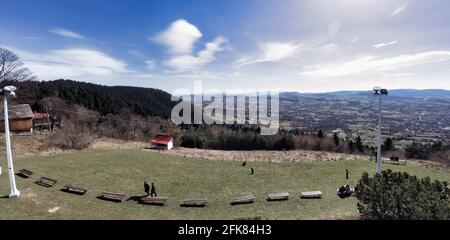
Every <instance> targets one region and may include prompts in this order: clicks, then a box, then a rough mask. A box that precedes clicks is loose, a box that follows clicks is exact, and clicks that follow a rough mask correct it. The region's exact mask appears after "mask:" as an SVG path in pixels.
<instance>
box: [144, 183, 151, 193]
mask: <svg viewBox="0 0 450 240" xmlns="http://www.w3.org/2000/svg"><path fill="white" fill-rule="evenodd" d="M144 191H145V193H146V194H147V196H150V186H149V185H148V183H147V181H144Z"/></svg>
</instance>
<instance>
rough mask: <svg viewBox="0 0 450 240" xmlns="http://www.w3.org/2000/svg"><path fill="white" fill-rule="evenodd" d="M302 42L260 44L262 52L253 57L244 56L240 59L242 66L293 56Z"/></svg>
mask: <svg viewBox="0 0 450 240" xmlns="http://www.w3.org/2000/svg"><path fill="white" fill-rule="evenodd" d="M302 46H303V45H302V44H294V43H284V42H265V43H262V44H259V47H260V49H261V50H262V53H261V54H259V55H257V56H253V57H244V58H241V59H239V60H238V63H239V65H240V66H241V67H243V66H246V65H250V64H256V63H264V62H279V61H282V60H284V59H287V58H290V57H293V56H294V55H295V54H296V53H297V52H298V50H299V49H300V48H301V47H302Z"/></svg>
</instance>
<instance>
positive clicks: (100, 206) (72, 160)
mask: <svg viewBox="0 0 450 240" xmlns="http://www.w3.org/2000/svg"><path fill="white" fill-rule="evenodd" d="M0 161H1V162H0V163H1V166H2V167H3V172H4V173H3V174H2V175H0V196H5V195H7V194H8V193H9V185H8V175H7V174H6V173H5V171H6V161H5V157H4V156H3V155H2V156H1V158H0ZM249 165H250V166H247V167H242V166H241V163H240V162H230V161H217V160H216V161H211V160H200V159H188V158H184V157H178V156H171V155H167V154H158V153H155V152H149V151H146V150H138V149H136V150H90V151H83V152H73V153H67V154H55V155H51V156H38V155H35V156H27V157H17V158H16V159H15V168H16V170H19V169H21V168H28V169H31V170H33V171H35V172H36V174H35V175H34V176H33V178H32V179H24V178H21V177H16V179H17V185H18V188H19V190H21V192H22V195H21V196H20V198H18V199H9V198H0V219H242V218H246V219H247V218H262V219H355V218H358V211H357V208H356V203H357V201H356V199H355V198H348V199H340V198H339V197H338V196H337V195H336V193H335V191H336V188H337V187H338V186H340V185H343V184H346V183H349V184H350V185H352V186H354V185H355V183H356V182H357V180H358V178H359V177H360V175H361V173H362V172H363V171H369V172H373V171H372V170H373V169H374V163H373V162H370V161H367V160H354V159H352V160H341V161H321V162H296V163H249ZM249 167H254V168H255V175H253V176H250V175H249V172H250V171H249ZM387 167H389V168H392V169H394V170H400V171H403V170H405V171H408V172H410V173H412V174H416V175H418V176H420V177H423V176H431V177H432V178H436V179H441V180H447V181H449V180H450V174H448V172H447V171H445V170H436V169H426V168H425V167H422V166H419V165H415V164H411V165H407V166H394V165H386V164H385V165H384V168H387ZM345 169H349V170H350V180H349V181H346V180H345ZM41 175H45V176H48V177H51V178H55V179H58V180H59V181H60V182H59V183H58V184H57V185H56V186H54V187H53V188H44V187H41V186H38V185H36V184H34V183H33V181H34V180H35V179H36V178H37V177H39V176H41ZM144 180H148V181H154V182H155V184H156V190H157V192H158V195H159V196H165V197H168V198H169V201H168V204H167V205H166V206H164V207H161V206H149V205H141V204H138V203H137V202H136V201H135V198H131V199H130V200H128V201H124V202H123V203H114V202H107V201H103V200H99V199H97V196H98V194H99V193H100V192H101V191H117V192H124V193H126V194H127V197H133V196H141V195H143V193H144V192H143V182H144ZM64 184H79V185H82V186H85V187H88V188H90V189H91V191H90V192H88V193H87V194H86V195H84V196H79V195H73V194H69V193H65V192H61V191H60V189H61V188H62V186H63V185H64ZM310 190H321V191H322V192H323V193H324V195H323V198H322V199H318V200H303V199H300V198H299V197H298V194H299V192H300V191H310ZM279 191H288V192H290V193H291V198H290V199H289V200H288V201H284V202H266V201H265V195H266V194H267V193H270V192H279ZM246 194H253V195H255V196H256V197H257V200H256V202H255V203H254V204H251V205H239V206H231V205H230V203H229V202H230V200H231V198H233V197H235V196H240V195H246ZM195 197H207V198H209V201H210V203H209V205H208V206H207V207H205V208H180V207H179V202H180V201H181V200H182V199H184V198H195ZM50 209H52V210H54V212H53V213H50V212H49V210H50ZM56 209H59V210H56Z"/></svg>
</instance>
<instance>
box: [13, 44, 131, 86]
mask: <svg viewBox="0 0 450 240" xmlns="http://www.w3.org/2000/svg"><path fill="white" fill-rule="evenodd" d="M7 48H8V47H7ZM9 49H11V50H12V51H14V52H15V53H16V54H17V55H18V56H19V57H20V58H21V60H22V61H23V62H24V64H25V66H26V67H28V68H29V69H30V70H31V71H32V72H33V74H34V75H36V76H37V77H38V78H39V79H41V80H52V79H59V78H71V79H79V78H80V80H83V79H84V78H95V77H113V76H115V75H116V74H122V73H130V72H131V71H129V70H128V69H127V64H126V63H125V62H123V61H121V60H118V59H115V58H113V57H111V56H109V55H108V54H106V53H103V52H100V51H97V50H91V49H81V48H69V49H60V50H51V51H47V52H39V53H35V52H29V51H24V50H21V49H14V48H9Z"/></svg>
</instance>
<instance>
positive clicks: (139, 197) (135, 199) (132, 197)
mask: <svg viewBox="0 0 450 240" xmlns="http://www.w3.org/2000/svg"><path fill="white" fill-rule="evenodd" d="M143 197H147V195H142V196H131V197H129V198H128V199H127V200H126V201H127V202H128V201H135V202H138V203H140V202H141V198H143Z"/></svg>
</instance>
